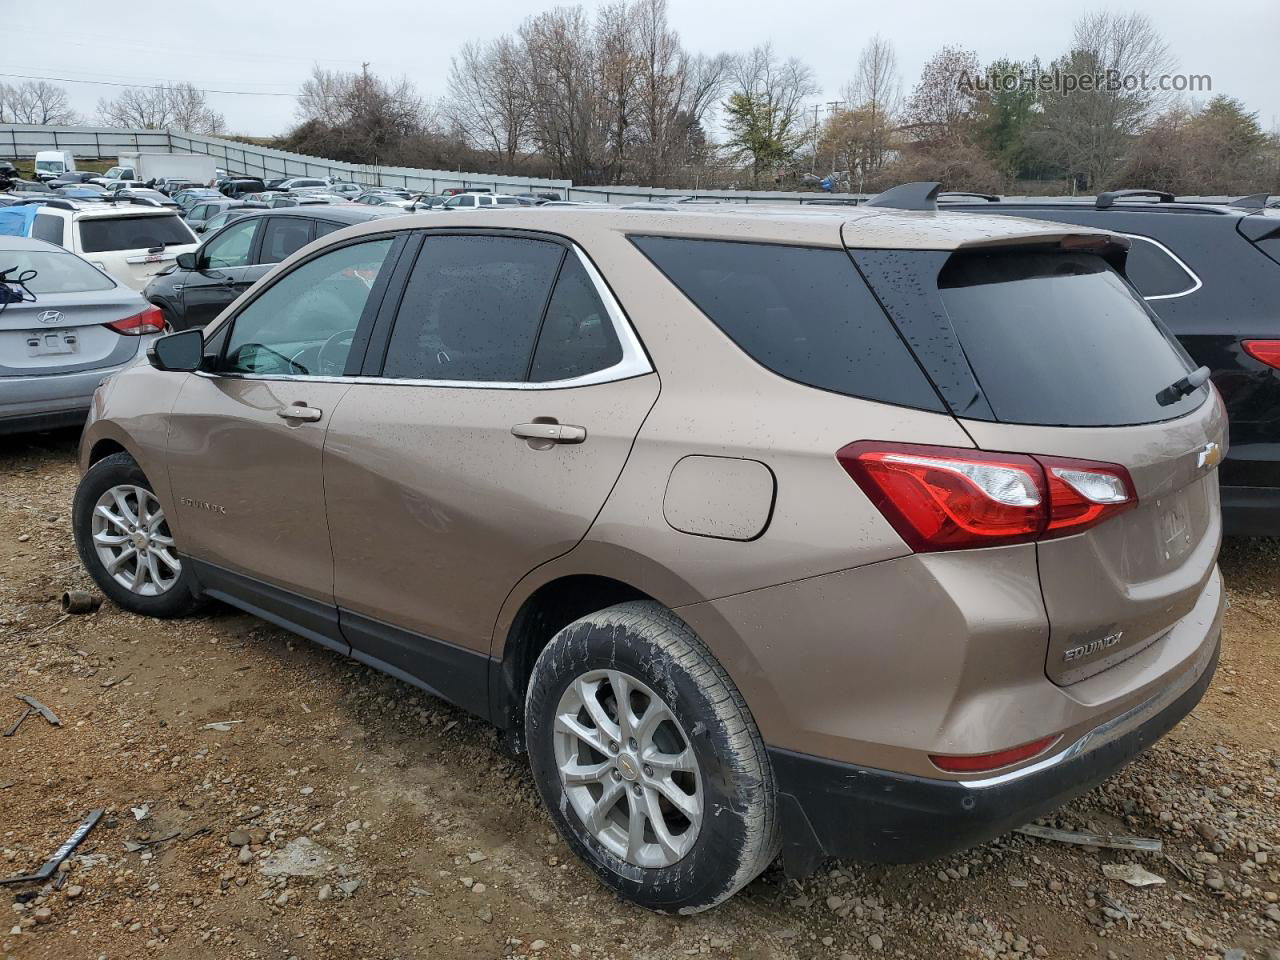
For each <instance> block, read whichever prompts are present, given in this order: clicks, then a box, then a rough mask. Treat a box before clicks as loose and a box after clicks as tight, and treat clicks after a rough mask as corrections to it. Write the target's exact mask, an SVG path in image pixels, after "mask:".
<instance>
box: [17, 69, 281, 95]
mask: <svg viewBox="0 0 1280 960" xmlns="http://www.w3.org/2000/svg"><path fill="white" fill-rule="evenodd" d="M0 77H9V78H10V79H12V80H51V81H53V82H55V83H86V84H89V85H90V86H94V87H135V88H141V89H143V90H171V89H173V87H174V86H176V84H167V83H119V82H116V81H112V80H74V79H72V78H71V77H41V76H36V75H34V74H26V73H0ZM192 89H194V90H197V91H199V92H200V93H218V94H224V95H227V96H235V97H290V98H296V97H297V96H298V95H297V94H296V93H269V92H267V91H264V90H210V89H208V88H205V87H193V88H192Z"/></svg>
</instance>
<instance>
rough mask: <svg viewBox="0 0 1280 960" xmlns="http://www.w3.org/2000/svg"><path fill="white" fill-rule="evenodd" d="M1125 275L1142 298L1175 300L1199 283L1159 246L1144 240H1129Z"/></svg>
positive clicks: (1138, 238)
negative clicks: (1171, 298) (1173, 298)
mask: <svg viewBox="0 0 1280 960" xmlns="http://www.w3.org/2000/svg"><path fill="white" fill-rule="evenodd" d="M1124 272H1125V276H1126V277H1128V278H1129V282H1130V283H1132V284H1133V286H1134V289H1136V290H1137V291H1138V292H1139V293H1140V294H1142V295H1143V296H1144V297H1148V298H1151V297H1176V296H1180V295H1182V294H1184V293H1190V292H1191V291H1192V290H1194V289H1195V288H1196V286H1197V285H1198V284H1199V281H1198V280H1197V279H1196V278H1195V277H1194V276H1193V275H1192V274H1191V273H1189V272H1188V271H1187V270H1186V268H1185V267H1183V266H1182V264H1180V263H1179V262H1178V261H1177V260H1175V259H1174V258H1173V257H1172V256H1171V255H1170V254H1169V253H1168V251H1166V250H1165V249H1164V248H1163V247H1161V246H1160V245H1159V244H1156V243H1152V242H1151V241H1150V240H1147V239H1145V238H1143V237H1130V238H1129V255H1128V257H1126V258H1125V265H1124Z"/></svg>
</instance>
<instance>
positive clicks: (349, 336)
mask: <svg viewBox="0 0 1280 960" xmlns="http://www.w3.org/2000/svg"><path fill="white" fill-rule="evenodd" d="M355 337H356V331H355V328H354V327H352V328H351V329H350V330H339V331H338V332H337V333H335V334H334V335H333V336H332V337H330V338H329V339H328V340H326V341H325V342H324V344H323V345H322V346H321V347H320V350H319V351H318V352H317V353H316V368H317V372H319V373H321V374H328V375H330V376H341V375H342V374H343V373H344V368H345V366H346V354H345V353H344V354H343V355H342V356H341V357H333V358H332V359H330V358H329V357H328V356H326V354H328V353H329V351H330V350H335V349H337V348H338V347H342V346H345V347H346V348H347V350H348V351H350V349H351V343H352V341H353V340H355ZM331 368H333V369H331Z"/></svg>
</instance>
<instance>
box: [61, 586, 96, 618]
mask: <svg viewBox="0 0 1280 960" xmlns="http://www.w3.org/2000/svg"><path fill="white" fill-rule="evenodd" d="M100 606H102V598H101V597H100V596H98V595H97V594H95V593H89V592H87V591H85V590H67V591H66V592H64V593H63V594H62V612H63V613H65V614H68V615H69V614H73V613H93V612H94V611H95V610H97V609H98V607H100Z"/></svg>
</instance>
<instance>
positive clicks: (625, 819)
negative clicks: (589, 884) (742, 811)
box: [554, 670, 703, 867]
mask: <svg viewBox="0 0 1280 960" xmlns="http://www.w3.org/2000/svg"><path fill="white" fill-rule="evenodd" d="M554 738H555V757H556V765H557V767H558V768H559V771H560V782H561V784H562V786H563V788H564V792H565V795H566V797H567V798H568V800H569V803H570V805H571V806H572V807H573V809H574V811H575V812H576V813H577V815H578V817H579V819H580V820H581V821H582V824H583V826H585V827H586V828H587V830H588V831H590V833H591V835H592V836H593V837H595V839H596V840H597V841H598V842H599V843H601V844H602V845H603V846H605V847H606V848H607V849H609V850H610V851H611V852H612V853H614V854H616V855H617V856H619V857H621V858H622V859H623V860H625V861H626V862H628V863H630V864H634V865H635V866H638V867H669V866H671V865H672V864H674V863H676V862H678V861H679V860H681V859H682V858H683V857H684V856H685V855H686V854H687V853H688V852H689V851H690V850H691V849H692V847H693V844H694V841H695V840H697V837H698V831H699V829H700V828H701V826H702V817H703V791H702V778H701V773H700V771H699V769H698V761H697V758H696V757H695V756H694V752H693V747H692V745H691V744H690V742H689V738H688V736H687V735H686V734H685V732H684V729H683V727H681V725H680V722H679V721H678V720H677V719H676V717H675V714H674V713H673V712H672V710H671V707H670V706H669V705H668V704H667V703H666V701H665V700H663V699H662V697H660V696H659V695H658V694H657V693H655V692H654V691H653V690H652V689H650V688H649V687H648V686H647V685H646V684H644V683H643V682H641V681H640V680H638V679H637V678H635V677H633V676H631V675H630V674H627V673H623V672H621V671H619V670H593V671H590V672H589V673H585V674H583V675H582V676H580V677H578V678H577V679H575V680H574V681H573V682H572V683H571V684H570V685H569V687H568V688H567V689H566V690H565V692H564V694H563V695H562V696H561V698H560V703H559V705H558V707H557V708H556V719H555V732H554Z"/></svg>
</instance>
